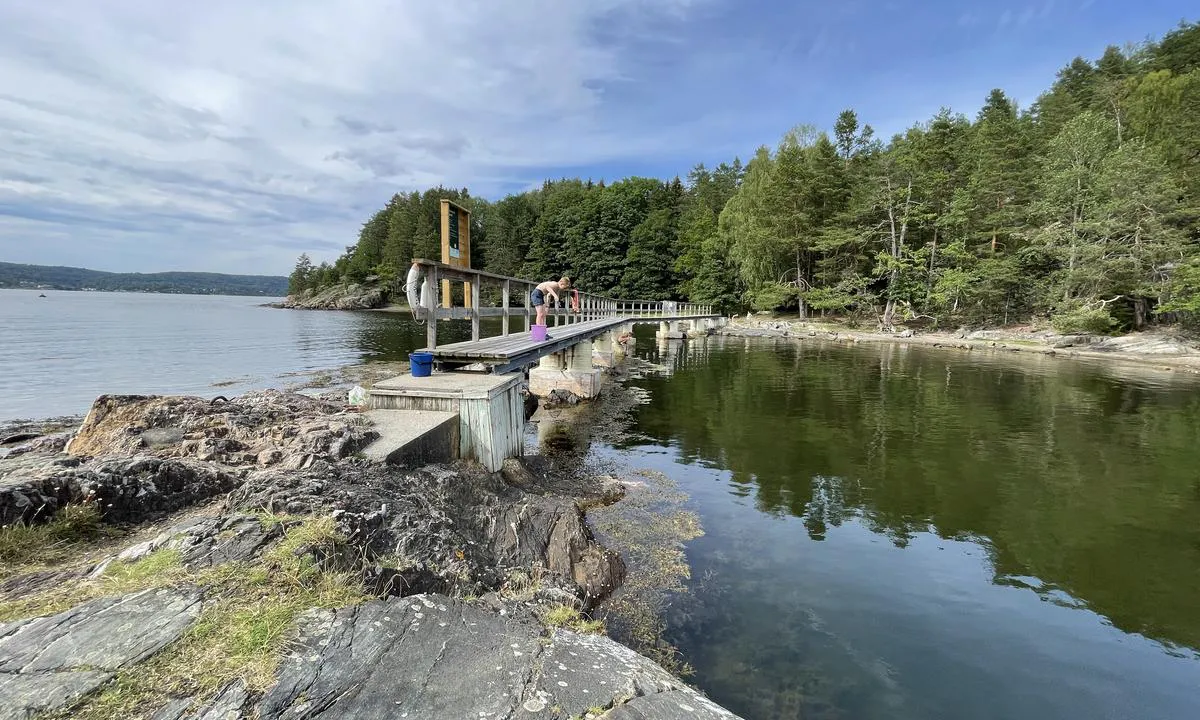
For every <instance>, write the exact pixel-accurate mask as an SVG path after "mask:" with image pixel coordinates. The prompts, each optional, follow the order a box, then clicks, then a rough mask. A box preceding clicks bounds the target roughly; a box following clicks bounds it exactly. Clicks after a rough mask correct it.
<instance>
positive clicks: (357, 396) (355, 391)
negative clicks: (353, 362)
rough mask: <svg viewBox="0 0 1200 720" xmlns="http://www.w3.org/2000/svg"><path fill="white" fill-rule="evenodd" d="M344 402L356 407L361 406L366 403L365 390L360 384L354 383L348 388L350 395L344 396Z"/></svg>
mask: <svg viewBox="0 0 1200 720" xmlns="http://www.w3.org/2000/svg"><path fill="white" fill-rule="evenodd" d="M346 402H348V403H350V404H351V405H354V406H356V407H361V406H363V405H366V404H367V390H366V388H364V387H362V386H361V385H355V386H354V387H352V388H350V395H349V397H347V398H346Z"/></svg>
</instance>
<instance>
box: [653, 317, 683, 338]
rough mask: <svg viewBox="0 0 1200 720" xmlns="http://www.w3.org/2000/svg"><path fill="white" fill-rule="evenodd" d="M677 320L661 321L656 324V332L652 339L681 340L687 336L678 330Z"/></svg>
mask: <svg viewBox="0 0 1200 720" xmlns="http://www.w3.org/2000/svg"><path fill="white" fill-rule="evenodd" d="M679 323H680V321H679V320H672V321H670V322H667V321H665V320H664V321H663V322H660V323H659V324H658V332H656V333H655V334H654V337H655V338H656V339H658V340H682V339H684V338H685V337H687V335H686V334H685V333H684V332H683V331H682V330H680V329H679Z"/></svg>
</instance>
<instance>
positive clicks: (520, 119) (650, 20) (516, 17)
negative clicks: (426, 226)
mask: <svg viewBox="0 0 1200 720" xmlns="http://www.w3.org/2000/svg"><path fill="white" fill-rule="evenodd" d="M698 1H699V0H658V1H657V2H653V1H650V0H593V1H591V2H562V1H561V0H505V1H504V2H494V3H493V2H478V1H477V0H475V1H473V0H442V1H441V2H437V3H433V2H426V1H425V0H405V1H403V2H396V1H395V0H342V1H341V2H338V3H331V2H327V1H324V0H286V1H285V0H258V1H256V2H253V3H248V2H243V1H242V0H208V1H206V2H203V3H176V2H160V1H159V0H55V2H40V3H34V2H28V1H27V0H0V146H2V147H4V149H5V152H4V153H3V154H0V260H15V261H20V262H54V263H66V264H78V265H89V266H98V267H103V268H105V269H138V270H151V269H164V268H184V269H209V270H224V271H245V272H273V273H274V272H281V271H286V269H287V267H288V266H289V265H290V263H291V261H292V260H293V259H294V258H295V256H296V255H297V254H299V252H301V251H309V252H310V253H312V254H313V255H314V256H317V257H321V258H329V257H332V256H333V255H334V254H336V252H337V251H338V250H340V249H341V247H342V246H344V245H346V244H348V243H350V242H352V241H353V239H354V234H355V232H356V231H357V228H358V226H359V225H360V223H361V222H362V221H363V220H364V219H365V217H366V214H367V213H369V212H370V211H371V210H373V209H374V208H376V207H378V206H379V205H380V204H381V203H382V202H383V201H384V200H385V199H386V198H387V197H388V196H389V195H390V194H391V193H392V192H394V191H396V190H402V189H411V188H416V187H422V186H425V185H429V184H436V183H439V182H444V183H446V184H447V185H451V186H463V185H466V186H469V187H470V188H471V189H472V191H473V192H476V193H487V194H492V193H495V192H498V191H501V190H507V189H510V188H514V189H515V188H519V187H522V186H525V185H527V184H528V183H530V182H532V181H536V180H538V179H540V175H541V173H542V172H543V171H544V170H545V169H547V168H553V167H556V166H579V165H586V164H589V163H600V162H605V161H611V160H618V159H621V158H626V157H636V156H641V155H644V154H646V153H654V152H669V151H671V150H673V149H679V148H680V147H683V146H685V145H686V144H687V143H689V142H690V141H691V139H690V138H689V137H688V136H687V133H680V132H679V131H678V128H677V127H676V128H669V129H668V128H664V127H662V126H661V125H660V124H657V123H651V122H645V118H640V117H638V115H637V114H636V113H637V111H636V108H635V109H633V110H630V109H628V108H622V107H619V106H618V105H617V104H615V103H612V102H609V101H608V100H607V97H606V95H605V93H604V89H605V88H606V87H608V86H610V85H611V84H612V83H617V82H625V81H628V80H629V79H630V78H634V77H636V74H637V72H638V65H637V58H636V56H635V54H633V53H628V52H625V50H626V49H627V48H625V47H624V46H623V38H636V39H637V41H638V42H639V43H640V44H641V45H642V46H644V44H645V43H646V42H647V38H654V37H661V38H662V39H661V40H660V42H661V43H663V44H667V43H671V42H672V40H671V39H670V38H671V34H670V30H671V28H672V24H673V23H676V22H679V21H681V20H682V19H684V18H685V17H686V14H687V12H688V11H689V10H690V7H691V5H692V4H693V3H694V2H698Z"/></svg>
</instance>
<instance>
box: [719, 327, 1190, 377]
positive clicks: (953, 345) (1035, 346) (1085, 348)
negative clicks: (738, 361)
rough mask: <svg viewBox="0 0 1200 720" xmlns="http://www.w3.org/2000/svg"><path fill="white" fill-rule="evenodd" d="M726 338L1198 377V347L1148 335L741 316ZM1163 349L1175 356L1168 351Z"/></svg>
mask: <svg viewBox="0 0 1200 720" xmlns="http://www.w3.org/2000/svg"><path fill="white" fill-rule="evenodd" d="M717 334H718V335H724V336H727V337H777V338H792V339H796V340H806V339H817V340H829V341H834V342H840V343H849V344H856V343H868V342H869V343H894V344H904V345H925V346H928V347H934V348H943V349H947V350H965V351H971V350H991V351H1000V352H1009V353H1022V354H1031V355H1045V356H1049V357H1057V358H1067V359H1075V360H1104V361H1107V362H1117V363H1131V364H1135V365H1142V366H1145V367H1153V368H1157V369H1160V370H1171V371H1180V372H1185V373H1190V374H1193V375H1200V348H1197V347H1195V346H1194V345H1191V344H1189V343H1188V342H1187V341H1185V340H1181V339H1179V338H1178V337H1176V336H1173V335H1170V334H1167V333H1164V332H1155V331H1147V332H1142V333H1131V334H1127V335H1120V336H1115V337H1108V336H1090V335H1058V334H1055V333H1051V332H1049V331H1033V330H1031V329H1028V328H1025V329H1021V328H990V329H987V330H978V331H974V332H964V331H958V332H950V331H944V330H943V331H919V332H907V333H906V332H904V331H898V332H894V333H887V332H880V331H875V330H863V329H855V328H851V327H849V326H847V325H844V324H840V323H836V322H821V321H817V320H812V321H804V320H799V319H797V318H795V317H792V318H786V317H779V316H750V317H749V318H747V317H745V316H743V317H740V318H734V320H733V321H732V322H731V323H730V324H729V325H728V326H726V327H725V328H722V329H721V330H718V331H717ZM1168 348H1172V349H1175V350H1176V351H1174V352H1171V351H1168Z"/></svg>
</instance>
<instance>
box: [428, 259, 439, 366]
mask: <svg viewBox="0 0 1200 720" xmlns="http://www.w3.org/2000/svg"><path fill="white" fill-rule="evenodd" d="M427 282H428V283H429V304H428V305H427V306H426V307H425V313H426V315H425V345H426V346H427V347H428V348H429V349H430V350H433V349H434V348H436V347H437V316H438V290H439V289H440V288H441V285H440V284H439V283H438V269H437V267H432V268H430V269H429V276H428V278H427Z"/></svg>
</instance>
